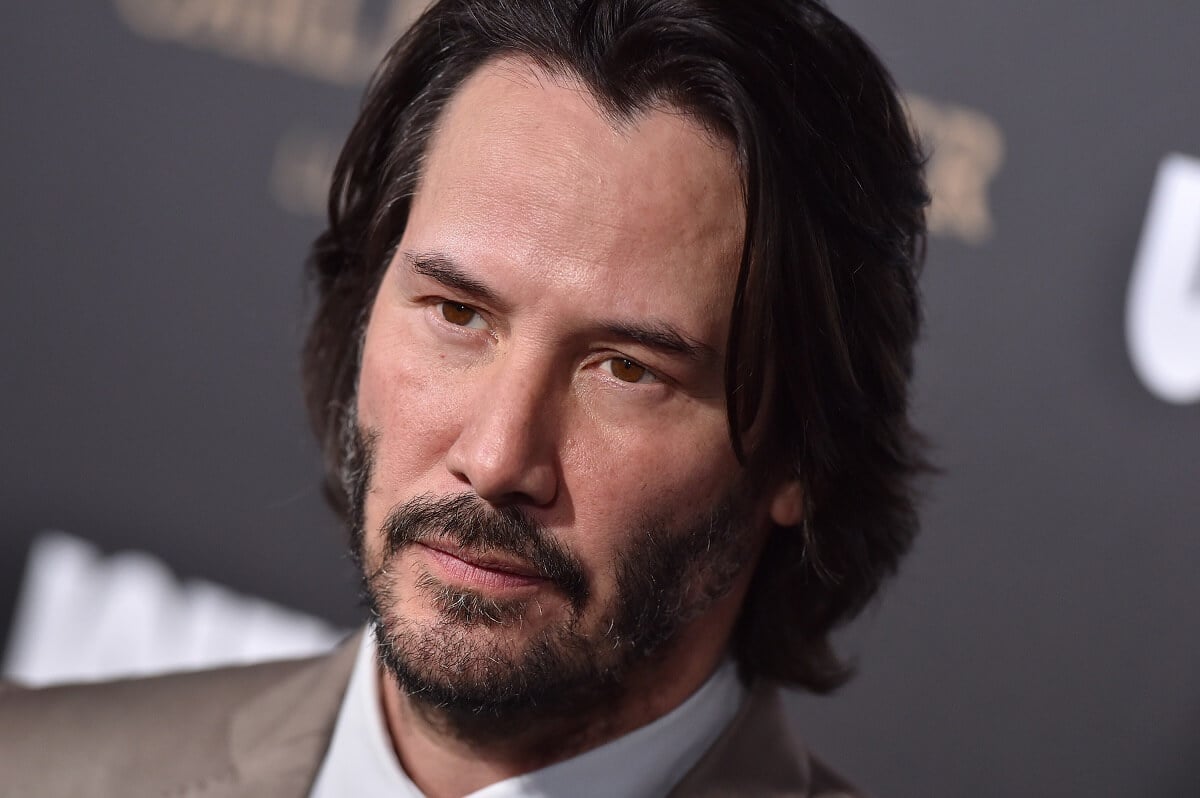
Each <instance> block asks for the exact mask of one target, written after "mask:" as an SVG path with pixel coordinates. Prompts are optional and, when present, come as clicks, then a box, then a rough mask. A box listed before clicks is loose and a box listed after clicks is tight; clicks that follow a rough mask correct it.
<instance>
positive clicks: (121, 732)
mask: <svg viewBox="0 0 1200 798" xmlns="http://www.w3.org/2000/svg"><path fill="white" fill-rule="evenodd" d="M343 648H345V646H344V647H343ZM350 662H352V654H351V656H350V657H349V658H348V657H347V656H346V652H345V651H343V650H339V651H337V652H335V653H334V654H331V655H326V656H323V657H316V658H310V659H304V660H291V661H284V662H272V663H266V664H259V665H251V666H242V667H230V668H219V669H214V670H208V671H194V672H187V673H175V674H169V675H165V676H156V677H152V678H145V679H127V680H120V681H113V682H103V683H94V684H73V685H61V686H55V687H48V688H42V689H22V688H18V687H12V686H8V687H6V688H5V689H3V690H0V774H3V775H2V776H0V796H8V795H14V796H15V795H95V796H107V795H113V796H116V795H121V796H131V797H132V796H140V795H203V794H223V795H236V794H244V792H243V790H242V789H241V788H240V787H239V786H238V785H239V784H243V783H244V781H245V773H244V772H243V771H244V770H245V769H246V757H247V756H248V755H253V753H254V752H255V751H258V750H262V749H264V748H271V747H275V748H278V747H279V745H278V743H279V742H280V740H279V738H280V737H281V735H282V736H284V737H285V739H286V740H287V742H288V743H292V744H293V747H295V748H305V749H307V748H314V749H316V758H317V760H318V761H319V757H320V754H321V753H323V751H324V746H325V744H326V743H327V741H328V735H329V734H330V733H331V732H332V723H333V717H334V716H335V715H336V712H337V706H338V705H339V703H340V700H341V695H342V693H343V692H344V689H345V681H346V680H347V679H348V678H349V665H350ZM342 671H344V674H343V673H342ZM303 730H307V731H308V732H309V733H307V734H305V733H304V731H303ZM322 734H323V735H324V739H323V740H321V739H320V736H321V735H322ZM301 742H308V745H307V746H304V745H298V746H297V745H296V744H297V743H301ZM306 753H307V751H306ZM317 763H318V762H313V763H312V767H313V769H314V772H315V767H316V764H317Z"/></svg>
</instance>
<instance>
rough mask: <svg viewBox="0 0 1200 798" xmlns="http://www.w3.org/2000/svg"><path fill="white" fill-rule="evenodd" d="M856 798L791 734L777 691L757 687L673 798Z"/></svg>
mask: <svg viewBox="0 0 1200 798" xmlns="http://www.w3.org/2000/svg"><path fill="white" fill-rule="evenodd" d="M732 796H754V797H755V798H859V796H861V793H860V792H859V791H858V789H857V788H855V787H854V786H853V785H852V784H851V783H850V782H849V781H847V780H846V779H844V778H842V777H841V776H840V775H838V773H837V772H836V771H834V770H833V769H832V768H831V767H829V766H828V765H827V764H825V763H824V762H823V761H821V760H820V759H818V758H817V757H815V756H813V755H812V754H811V753H809V751H808V750H807V749H806V748H805V746H804V745H803V744H802V743H801V742H800V740H799V739H797V737H796V736H795V734H794V733H793V732H792V730H791V727H790V726H789V724H788V722H787V717H786V713H785V712H784V709H783V702H782V700H781V697H780V693H779V689H778V688H777V687H775V686H773V685H770V684H766V683H759V684H756V685H755V686H754V687H753V689H752V691H751V694H750V696H749V698H748V699H747V700H746V703H745V704H744V705H743V707H742V709H741V711H740V712H739V713H738V715H737V716H736V717H735V718H734V719H733V721H732V722H731V723H730V724H729V727H728V728H727V729H726V730H725V732H724V733H723V734H722V735H721V736H720V737H719V738H718V739H717V741H716V742H715V743H714V744H713V746H712V748H711V749H709V751H708V753H706V754H705V755H704V756H703V757H702V758H701V760H700V761H699V762H698V763H697V764H696V766H695V767H693V768H692V770H691V771H690V772H688V774H687V775H686V776H684V778H683V780H682V781H681V782H680V783H679V784H678V785H677V786H676V788H675V789H674V790H673V791H672V792H671V798H732Z"/></svg>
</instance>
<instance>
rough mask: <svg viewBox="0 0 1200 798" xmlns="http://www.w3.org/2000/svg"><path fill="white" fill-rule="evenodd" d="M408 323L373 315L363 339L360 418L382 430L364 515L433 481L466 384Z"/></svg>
mask: <svg viewBox="0 0 1200 798" xmlns="http://www.w3.org/2000/svg"><path fill="white" fill-rule="evenodd" d="M410 325H411V321H410V320H408V319H404V318H402V317H395V316H393V317H391V318H384V319H381V320H378V321H376V320H373V321H372V323H371V325H370V326H369V327H368V330H367V339H366V342H365V343H364V346H363V358H362V367H361V372H360V374H359V384H358V400H357V401H358V421H359V424H360V425H361V426H362V427H363V429H366V430H371V431H374V432H376V433H377V434H378V436H379V437H378V440H377V442H376V458H375V473H374V476H373V479H372V485H371V491H370V493H369V494H368V497H367V510H368V522H370V521H372V518H371V516H372V509H373V507H372V505H375V506H380V505H382V506H384V507H391V506H393V505H395V504H397V503H399V502H401V501H404V500H406V499H408V498H410V497H411V496H412V495H414V491H416V492H422V491H423V490H425V489H429V490H433V489H434V487H433V486H430V484H429V478H430V476H431V475H433V474H435V473H436V467H437V465H438V464H439V463H441V462H442V458H443V456H444V454H445V452H446V450H447V449H448V448H449V446H450V445H451V444H452V443H453V440H454V430H455V426H454V423H453V419H456V418H458V417H459V415H460V411H461V408H460V403H461V402H462V396H463V391H462V390H461V386H459V385H457V384H456V383H455V380H454V378H453V376H454V375H453V372H448V371H447V370H446V369H444V368H441V367H440V363H439V356H438V355H437V354H435V353H431V352H430V351H428V348H425V347H420V346H416V345H414V343H413V341H414V336H413V331H412V330H409V329H408V327H409V326H410ZM442 470H443V471H444V469H442ZM422 486H427V487H426V488H423V487H422ZM368 528H372V527H370V526H369V527H368Z"/></svg>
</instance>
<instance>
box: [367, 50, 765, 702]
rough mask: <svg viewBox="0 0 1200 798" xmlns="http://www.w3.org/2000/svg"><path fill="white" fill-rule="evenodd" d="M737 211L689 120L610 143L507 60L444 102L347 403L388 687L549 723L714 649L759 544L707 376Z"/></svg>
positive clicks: (578, 106)
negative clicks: (644, 675) (577, 704)
mask: <svg viewBox="0 0 1200 798" xmlns="http://www.w3.org/2000/svg"><path fill="white" fill-rule="evenodd" d="M743 216H744V210H743V205H742V199H741V193H740V183H739V178H738V172H737V168H736V165H735V161H734V157H733V153H732V150H731V148H730V147H729V146H728V145H727V144H726V143H724V142H723V141H721V140H720V139H718V138H717V137H715V136H713V135H712V134H710V133H709V132H706V131H705V130H704V129H702V128H701V127H700V126H699V125H698V124H697V123H696V122H695V121H694V120H692V119H691V118H690V117H687V116H685V115H683V114H680V113H676V112H668V111H647V112H645V113H643V114H640V115H638V116H637V117H636V118H635V119H633V120H631V121H629V122H626V123H621V124H619V125H616V126H614V124H613V123H612V122H610V121H609V120H608V119H606V118H605V117H603V116H601V115H600V114H599V113H597V111H596V110H595V107H594V105H593V102H592V100H591V98H590V97H589V95H588V94H587V92H586V91H585V90H584V89H582V88H579V87H578V86H576V85H574V84H572V83H571V82H569V81H565V80H562V79H558V78H554V77H551V76H549V75H547V74H545V73H544V72H540V71H537V70H536V69H535V68H534V67H532V66H530V65H529V64H527V63H525V62H522V61H516V60H502V61H498V62H494V63H492V64H490V65H487V66H485V67H484V68H482V69H481V70H480V71H479V72H477V73H476V74H475V75H474V76H473V77H472V78H471V79H469V80H468V81H467V82H466V83H465V84H464V86H463V87H462V88H461V89H460V90H459V91H458V92H457V94H456V95H455V97H454V98H453V100H452V101H451V103H450V104H449V106H448V108H447V109H446V110H445V112H444V114H443V116H442V118H441V120H440V124H439V127H438V130H437V132H436V133H435V135H434V137H433V139H432V142H431V144H430V147H429V150H428V153H427V160H426V162H425V164H424V171H423V178H422V182H421V184H420V186H419V188H418V190H417V193H416V196H415V197H414V199H413V203H412V209H411V213H410V216H409V219H408V224H407V227H406V229H405V232H404V235H403V238H402V240H401V242H400V244H399V247H398V249H397V251H396V254H395V256H394V258H393V260H392V261H391V263H390V264H389V266H388V269H387V272H386V274H385V276H384V278H383V281H382V284H381V286H380V289H379V293H378V295H377V298H376V300H375V303H374V306H373V307H372V309H371V314H370V320H369V323H368V326H367V330H366V336H365V341H364V344H363V352H362V365H361V373H360V379H359V388H358V400H357V408H356V412H357V423H358V430H359V431H360V441H361V442H362V444H363V445H365V448H366V450H368V451H369V453H370V457H369V458H368V459H369V460H370V466H371V467H370V469H369V474H368V475H366V476H364V479H368V480H369V481H368V482H367V484H366V491H365V494H364V503H363V507H362V512H363V524H362V527H363V529H362V533H361V540H360V542H359V546H360V548H361V551H360V556H361V558H362V560H363V567H364V571H365V573H366V575H367V580H368V586H369V590H370V592H371V594H372V600H373V602H374V603H375V605H376V607H375V609H376V611H377V612H378V614H379V616H380V623H381V629H380V635H381V638H383V640H382V642H383V644H384V648H385V652H387V653H390V656H391V657H392V659H393V660H394V662H392V663H389V664H392V665H393V666H394V667H393V670H394V671H395V670H399V671H400V673H399V676H400V677H401V681H402V683H405V687H406V688H407V689H408V690H409V691H410V692H412V691H414V690H424V691H427V692H428V693H429V694H430V695H432V696H435V697H436V700H437V701H438V702H440V703H446V704H453V703H455V702H456V701H458V700H459V699H462V700H463V701H464V702H465V703H466V704H467V705H471V706H485V705H489V704H488V702H487V698H488V696H489V694H495V695H493V696H492V697H493V698H495V699H496V702H495V704H494V706H497V707H498V706H509V705H513V706H515V705H518V704H520V703H521V699H522V696H523V697H524V699H526V702H528V701H529V700H533V701H541V702H544V703H547V704H550V703H553V701H552V700H551V696H552V695H553V694H554V692H555V690H556V689H557V690H558V691H559V692H560V693H562V694H571V691H572V690H574V691H575V693H578V692H579V688H580V687H581V685H585V684H588V683H602V682H605V681H608V682H614V683H615V682H617V681H620V680H622V679H624V678H626V676H627V675H628V673H629V671H630V669H631V668H633V667H634V666H635V665H636V664H638V663H640V662H653V663H655V664H654V665H653V666H651V667H654V668H657V669H659V670H661V669H663V668H667V667H668V664H667V663H669V662H670V661H673V660H672V657H674V659H675V660H678V661H680V662H688V663H692V662H694V663H696V664H695V665H690V664H689V665H687V666H682V667H696V668H700V669H705V668H711V665H712V663H713V662H715V661H716V659H717V658H719V657H720V656H721V651H722V650H723V648H724V645H725V642H726V640H727V637H728V634H729V630H730V628H731V626H732V624H733V621H734V619H735V618H736V614H737V610H738V607H739V605H740V603H741V600H742V597H743V595H744V591H745V587H746V584H747V583H748V579H749V576H750V572H751V571H752V566H753V560H754V557H755V555H756V553H757V551H758V550H759V549H760V546H761V541H762V537H763V535H764V534H765V532H764V530H765V528H766V526H767V524H766V522H765V512H763V508H762V505H763V501H764V500H763V499H762V497H759V500H756V501H755V500H751V499H750V498H748V497H749V496H750V495H751V493H752V492H751V491H749V490H747V489H745V486H744V485H743V484H742V483H741V481H740V478H741V476H742V474H741V469H740V467H739V465H738V463H737V461H736V459H735V457H734V454H733V451H732V448H731V445H730V441H729V433H728V429H727V425H726V412H725V402H724V386H723V382H722V376H723V375H722V367H723V361H724V347H725V340H726V336H727V333H728V325H729V309H730V306H731V304H732V294H733V287H734V282H735V277H736V271H737V266H738V260H739V256H740V251H741V244H742V236H743V229H744V220H743ZM639 629H642V630H645V631H646V634H645V635H642V636H641V637H639V634H638V630H639ZM651 649H656V650H657V651H658V652H659V656H658V658H657V659H654V660H647V659H645V655H646V654H647V653H648V652H649V651H650V650H651ZM673 651H678V652H682V653H681V654H677V655H670V654H665V653H662V652H673ZM670 667H675V666H670ZM506 702H507V703H506Z"/></svg>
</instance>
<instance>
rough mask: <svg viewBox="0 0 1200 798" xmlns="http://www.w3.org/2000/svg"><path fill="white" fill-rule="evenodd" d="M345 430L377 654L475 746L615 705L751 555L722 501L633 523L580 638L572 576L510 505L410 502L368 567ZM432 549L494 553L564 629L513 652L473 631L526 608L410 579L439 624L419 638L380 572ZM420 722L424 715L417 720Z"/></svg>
mask: <svg viewBox="0 0 1200 798" xmlns="http://www.w3.org/2000/svg"><path fill="white" fill-rule="evenodd" d="M351 421H352V424H351V426H350V427H349V428H348V430H347V432H348V433H349V434H348V435H347V439H348V440H347V441H346V444H347V445H346V455H347V456H346V458H345V459H344V460H343V462H344V463H345V464H346V469H345V477H346V490H347V495H348V496H349V497H350V500H351V507H350V520H351V523H352V530H351V532H352V536H351V539H352V552H353V555H354V557H355V559H356V560H357V562H358V563H359V566H360V569H361V570H362V573H363V597H364V601H365V603H366V605H367V607H368V609H369V611H370V614H371V620H372V622H373V623H374V625H375V631H376V640H377V646H378V650H379V656H380V659H381V661H382V662H383V664H384V666H385V667H386V668H387V669H388V671H389V672H390V673H391V674H392V676H393V677H394V678H395V679H396V681H397V683H398V684H399V685H400V687H401V688H402V689H403V690H404V692H405V693H406V694H407V695H408V696H410V697H411V698H412V699H414V700H415V703H416V704H418V705H420V706H422V707H423V708H424V709H425V710H428V711H432V714H436V716H437V718H438V719H439V720H440V721H442V722H443V723H444V725H445V726H446V727H447V728H448V729H449V730H451V731H454V732H456V733H457V734H459V735H460V736H466V737H470V738H472V739H475V740H479V741H481V742H482V741H484V740H487V739H493V738H501V739H502V738H503V737H504V736H506V735H511V734H512V732H513V730H514V728H521V727H525V728H531V727H532V726H533V725H534V724H537V723H539V722H547V721H552V722H553V721H562V720H565V719H568V718H574V719H579V720H581V721H582V720H583V719H586V718H588V717H589V716H595V715H597V714H599V713H601V712H603V710H604V708H605V707H609V708H611V707H613V706H615V702H616V701H617V700H618V699H619V698H620V696H621V693H622V687H623V684H624V683H625V681H626V679H627V676H628V675H629V673H630V671H631V670H633V669H634V668H635V667H636V666H637V665H639V664H640V663H644V662H645V661H647V660H648V659H650V658H652V657H653V656H654V655H655V654H656V653H657V652H660V651H661V650H663V649H664V648H666V647H667V645H668V644H669V643H670V641H672V640H673V639H674V637H675V636H676V634H677V633H678V632H679V630H680V629H681V628H682V627H683V626H684V625H685V624H687V623H688V622H689V621H691V620H693V619H694V618H695V617H696V616H698V615H699V614H700V613H702V612H703V611H704V610H705V609H707V608H708V607H709V606H710V605H711V604H712V603H713V602H714V601H716V600H717V599H718V598H720V597H721V596H723V595H725V593H727V592H728V590H729V589H730V587H731V586H732V584H733V582H734V580H735V578H736V577H737V575H738V574H739V573H740V572H741V570H742V568H743V567H744V566H745V564H746V562H747V560H748V559H749V557H750V548H749V546H748V545H747V542H746V540H745V536H744V535H743V534H742V530H741V527H740V526H739V525H738V524H735V523H734V518H739V517H744V516H739V515H737V514H735V504H737V502H735V500H734V497H733V496H730V497H727V498H726V499H724V500H723V501H721V502H719V503H718V504H717V506H716V507H715V508H713V509H712V510H711V511H710V512H709V513H708V514H707V515H706V517H705V518H704V519H703V521H702V522H700V523H697V524H695V525H693V526H691V527H689V528H687V529H684V530H682V532H680V531H668V529H667V528H666V526H665V525H664V524H662V523H659V522H656V521H654V520H653V519H649V518H647V519H645V520H644V521H643V522H642V523H640V524H639V525H638V529H637V531H636V532H635V533H634V534H632V535H630V536H629V540H630V541H631V542H630V544H629V546H628V548H626V549H625V551H623V552H622V553H621V555H620V557H619V561H618V562H617V565H616V574H617V579H616V587H617V590H616V595H615V596H614V598H613V599H612V600H611V601H610V602H609V603H608V605H607V606H606V607H604V608H603V611H602V612H600V613H599V619H598V620H597V622H596V623H595V625H594V627H593V628H592V630H590V633H589V630H585V629H583V628H581V618H582V617H583V615H584V612H585V610H587V609H588V608H589V607H590V606H591V604H593V603H594V601H595V599H594V597H593V596H592V595H591V593H590V591H589V589H588V585H587V580H586V577H585V575H584V571H583V567H582V565H581V564H580V563H579V562H578V560H576V559H575V558H574V557H573V556H572V555H571V554H570V552H569V551H568V550H567V549H566V548H565V547H563V546H562V545H561V544H560V543H559V542H558V541H556V540H555V539H554V538H553V536H552V535H551V534H550V533H549V532H548V531H547V530H546V529H545V528H544V527H543V526H542V525H540V524H539V523H537V522H536V521H535V520H533V519H532V518H530V517H529V516H528V515H527V514H526V513H524V512H522V511H521V510H520V509H519V508H516V507H502V508H493V507H491V506H490V505H488V504H486V503H485V502H483V501H482V500H481V499H479V498H478V497H477V496H475V495H474V494H462V495H457V496H450V497H444V498H435V497H428V496H421V497H417V498H416V499H413V500H412V501H409V502H407V503H405V504H404V505H401V506H400V507H397V508H394V509H393V510H392V511H391V512H390V513H389V514H388V516H387V518H386V519H385V521H384V522H383V524H382V526H381V529H380V534H381V535H382V536H383V544H384V545H383V553H382V557H381V562H379V563H370V564H368V563H366V561H365V556H364V542H365V534H366V533H365V530H364V504H365V499H366V494H367V488H368V486H369V485H370V481H371V475H372V472H373V465H374V455H375V443H376V440H377V438H378V436H377V435H375V434H370V433H368V434H364V433H363V432H362V431H361V430H359V429H358V428H357V426H356V425H353V419H352V420H351ZM439 537H440V538H443V539H448V540H451V541H453V542H454V543H456V544H458V545H459V546H462V547H464V548H468V549H471V550H473V551H477V552H481V553H482V552H503V553H505V554H507V555H510V556H514V557H517V558H519V559H521V560H522V561H524V562H526V563H528V564H529V565H531V566H532V567H533V568H534V569H535V570H536V571H537V572H538V574H539V575H540V576H541V577H542V578H544V579H546V580H548V581H549V582H550V583H551V584H553V585H554V586H555V588H556V589H557V590H559V591H560V592H561V593H562V595H563V596H564V597H565V598H566V599H567V602H568V605H569V607H570V618H569V619H568V620H567V621H565V622H563V623H560V624H558V625H556V626H552V627H550V628H547V629H544V630H542V631H541V632H539V633H538V634H536V635H535V636H533V637H532V639H531V640H529V642H528V643H526V645H525V646H524V648H523V650H521V651H520V652H519V653H517V654H515V655H514V654H510V653H509V652H507V651H505V650H503V649H502V648H500V647H499V646H496V645H493V644H492V643H491V642H490V641H489V640H487V639H486V636H487V634H488V633H487V632H484V633H480V632H479V629H480V627H487V628H490V629H492V630H494V632H493V633H496V634H500V633H502V631H500V630H502V628H503V627H513V628H517V629H519V628H520V626H521V624H522V622H523V619H524V618H525V616H526V613H527V612H529V611H531V608H530V607H529V606H528V604H529V601H527V600H506V601H500V600H496V599H492V598H489V597H487V596H485V595H483V594H480V593H478V592H475V591H472V590H468V589H464V588H461V587H454V586H450V585H446V584H444V583H442V582H441V581H440V580H437V579H435V578H434V577H433V576H432V575H429V574H421V575H419V576H418V579H417V588H418V590H419V591H420V592H421V593H423V594H424V595H425V596H426V597H428V598H429V599H430V600H431V601H432V602H433V604H434V606H435V607H437V608H438V610H439V614H440V616H441V617H440V621H439V622H438V623H437V624H436V625H432V626H418V625H417V624H414V623H412V622H410V621H409V620H408V619H406V618H404V617H402V616H401V615H399V614H398V613H397V612H395V610H394V608H395V606H396V598H395V595H394V593H393V592H392V580H393V578H394V577H393V576H392V574H391V572H390V569H389V566H390V565H391V564H392V563H393V561H394V558H395V557H396V556H397V555H398V554H399V553H400V552H401V551H402V550H404V549H405V548H406V547H409V546H411V545H413V544H415V543H417V542H419V541H421V540H427V539H433V538H439ZM427 714H430V713H427Z"/></svg>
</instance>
